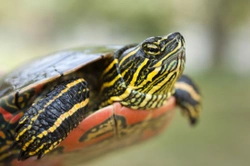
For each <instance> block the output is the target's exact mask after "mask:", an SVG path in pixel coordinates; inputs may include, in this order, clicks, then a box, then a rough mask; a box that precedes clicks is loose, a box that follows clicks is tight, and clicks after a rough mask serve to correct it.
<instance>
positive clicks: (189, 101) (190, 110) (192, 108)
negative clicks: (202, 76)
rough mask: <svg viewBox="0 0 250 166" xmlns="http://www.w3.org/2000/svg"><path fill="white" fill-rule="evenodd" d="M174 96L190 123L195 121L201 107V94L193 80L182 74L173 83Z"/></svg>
mask: <svg viewBox="0 0 250 166" xmlns="http://www.w3.org/2000/svg"><path fill="white" fill-rule="evenodd" d="M174 96H175V98H176V102H177V104H178V105H179V106H180V107H181V108H182V112H183V114H184V115H185V116H187V118H188V119H189V121H190V123H191V124H195V123H197V120H198V118H199V115H200V112H201V109H202V108H201V95H200V92H199V89H198V88H197V86H196V85H195V84H194V82H193V81H192V80H191V79H190V78H189V77H187V76H184V75H182V76H181V78H180V79H179V80H178V81H177V82H176V84H175V94H174Z"/></svg>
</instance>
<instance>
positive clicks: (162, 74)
mask: <svg viewBox="0 0 250 166" xmlns="http://www.w3.org/2000/svg"><path fill="white" fill-rule="evenodd" d="M184 64H185V41H184V38H183V37H182V35H181V34H180V33H178V32H175V33H171V34H169V35H167V36H163V37H161V36H157V37H150V38H148V39H146V40H144V41H143V42H142V43H140V44H138V45H127V46H124V47H119V46H107V47H92V48H89V47H88V48H79V49H74V50H66V51H61V52H56V53H54V54H52V55H49V56H46V57H43V58H41V59H39V60H36V61H33V62H32V63H30V64H27V65H24V66H23V67H21V68H19V69H16V70H15V71H13V72H12V73H10V74H8V75H5V76H4V77H2V79H1V80H0V122H1V126H0V127H1V130H0V161H1V162H2V163H8V162H12V161H13V160H14V159H16V158H18V160H26V159H28V158H29V157H31V156H37V158H38V159H39V158H41V157H42V156H43V155H44V154H47V153H51V154H53V153H60V152H63V151H64V150H65V149H64V148H65V146H67V145H69V144H72V147H74V148H73V149H85V150H88V147H90V148H92V149H94V150H92V151H94V152H96V153H99V152H98V150H97V149H98V148H99V149H103V148H100V147H103V146H106V147H109V148H106V149H105V151H108V150H109V149H113V148H114V147H119V146H123V145H124V144H131V143H134V142H139V141H141V140H143V139H146V138H147V137H149V136H151V135H155V134H156V133H157V132H158V131H160V129H161V128H162V127H163V126H164V124H165V123H166V117H167V116H166V111H164V110H162V109H161V110H160V111H159V110H158V111H154V109H155V108H159V107H162V106H163V105H164V103H166V101H167V100H169V99H170V98H171V96H174V97H175V99H176V103H177V105H179V106H180V107H181V108H182V110H183V111H182V112H183V113H184V114H185V115H186V116H187V117H188V118H189V120H190V122H191V124H195V123H196V121H197V119H198V117H199V113H200V111H201V97H200V93H199V90H198V88H197V86H196V85H195V84H194V83H193V82H192V81H191V79H190V78H188V77H187V76H184V75H182V72H183V69H184ZM117 102H118V103H117ZM119 103H120V104H121V105H122V106H125V107H127V108H130V109H127V110H125V111H106V112H105V111H103V110H105V109H104V107H106V106H108V105H112V104H113V107H114V108H116V107H117V109H116V110H121V109H120V108H119V105H120V104H119ZM121 105H120V107H121ZM101 108H103V109H101ZM118 108H119V109H118ZM99 109H101V110H99ZM96 110H98V111H96ZM111 110H112V109H111ZM114 110H115V109H114ZM83 120H84V121H85V122H84V125H85V126H86V128H85V129H84V131H82V133H81V132H80V133H81V136H79V139H78V140H76V141H75V142H68V144H67V143H62V144H61V145H60V146H58V145H59V144H60V143H61V141H62V140H64V139H65V138H66V137H67V136H68V134H69V133H70V132H71V131H72V130H73V129H74V128H76V127H77V126H78V125H79V123H80V122H82V121H83ZM148 128H151V129H152V130H151V131H154V132H152V133H151V134H150V133H145V131H147V129H148ZM78 133H79V132H78ZM127 136H130V137H127ZM131 136H132V137H133V136H134V138H132V137H131ZM73 137H74V135H73ZM114 137H116V138H119V141H118V143H117V141H116V145H115V146H112V145H111V141H110V140H112V139H114ZM126 138H129V139H126ZM81 142H83V143H85V145H84V146H83V147H84V148H83V147H82V146H81V145H80V144H81ZM78 143H79V144H78ZM73 144H74V146H73ZM64 145H65V146H64ZM87 145H88V146H87ZM89 145H91V146H89ZM68 147H70V145H69V146H68ZM66 149H67V148H66ZM101 151H103V150H101ZM86 153H88V152H86Z"/></svg>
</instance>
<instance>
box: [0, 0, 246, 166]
mask: <svg viewBox="0 0 250 166" xmlns="http://www.w3.org/2000/svg"><path fill="white" fill-rule="evenodd" d="M174 31H179V32H181V33H182V34H183V36H184V37H185V39H186V44H187V65H186V71H185V73H188V74H189V75H191V76H192V77H194V79H195V80H196V81H197V82H198V84H199V85H200V88H201V90H202V94H203V96H204V111H203V112H202V115H201V120H200V123H199V125H198V126H196V127H190V126H189V125H188V123H187V121H186V120H185V119H183V118H182V117H181V116H180V113H179V112H176V115H175V118H174V119H173V121H172V124H171V125H170V127H169V128H168V129H167V130H166V131H165V132H164V133H163V134H162V135H160V136H158V137H156V138H154V139H152V140H150V141H148V142H146V143H143V144H140V145H136V146H133V147H129V148H126V149H122V150H118V151H116V152H113V153H110V154H106V155H105V156H102V157H100V158H96V159H95V160H93V161H90V162H89V163H85V165H90V166H102V165H103V166H106V165H119V166H123V165H124V166H126V165H131V166H134V165H143V166H150V165H171V166H183V165H185V166H196V165H197V166H200V165H203V166H206V165H207V166H210V165H216V166H217V165H220V166H224V165H226V166H234V165H241V166H244V165H246V166H247V165H249V164H250V157H249V156H250V130H249V127H250V112H249V111H250V104H249V103H250V77H249V76H250V1H249V0H237V1H235V0H189V1H181V0H168V1H166V0H154V1H153V0H152V1H151V0H133V1H132V0H127V1H121V0H105V1H102V0H96V1H92V0H91V1H90V0H89V1H88V0H85V1H80V0H71V1H67V0H53V1H50V0H44V1H34V0H19V1H4V0H0V74H1V73H6V72H8V71H11V70H13V69H14V68H15V67H16V66H18V65H20V64H23V63H25V62H27V61H29V60H31V59H33V58H35V57H36V56H42V55H46V54H48V53H50V52H54V51H57V50H62V49H66V48H71V47H78V46H82V45H85V46H86V45H106V44H129V43H136V42H141V41H142V40H144V39H145V38H147V37H149V36H157V35H165V34H168V33H170V32H174Z"/></svg>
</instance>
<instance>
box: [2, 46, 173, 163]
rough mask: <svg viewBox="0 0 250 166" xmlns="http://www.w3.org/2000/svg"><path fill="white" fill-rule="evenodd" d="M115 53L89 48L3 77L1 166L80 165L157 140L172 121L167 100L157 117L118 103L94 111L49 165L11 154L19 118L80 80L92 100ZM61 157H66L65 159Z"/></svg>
mask: <svg viewBox="0 0 250 166" xmlns="http://www.w3.org/2000/svg"><path fill="white" fill-rule="evenodd" d="M119 48H121V47H120V46H108V47H88V48H79V49H74V50H70V51H68V50H66V51H61V52H57V53H54V54H51V55H49V56H46V57H44V58H42V59H39V60H36V61H33V62H32V63H30V64H28V65H25V66H23V67H21V68H19V69H16V70H15V71H13V72H12V73H10V74H8V75H6V76H3V77H2V79H1V80H0V122H1V126H0V129H1V130H0V163H8V164H9V163H12V164H13V165H22V164H23V165H37V164H39V163H40V164H41V163H42V164H45V163H46V164H49V165H51V164H52V165H55V163H54V162H57V161H59V162H62V159H64V160H66V161H67V162H69V163H70V161H72V157H70V156H77V154H81V156H84V157H83V158H81V159H82V160H84V161H85V160H88V159H90V158H93V157H95V156H97V155H100V154H103V153H105V152H108V151H111V150H113V149H117V148H119V147H125V146H127V145H130V144H133V143H137V142H140V141H142V140H145V139H147V138H149V137H151V136H153V135H156V134H158V133H159V132H160V131H161V130H162V129H163V127H164V126H165V125H166V124H168V123H169V120H170V119H171V117H172V112H170V111H168V110H170V109H172V108H173V107H174V100H170V101H169V104H168V105H167V106H165V107H162V108H160V109H156V110H157V111H156V110H155V111H143V110H141V111H138V110H137V111H133V110H131V109H128V108H126V107H122V106H121V105H120V104H119V103H114V104H113V105H112V106H109V107H106V108H103V109H101V110H97V111H95V112H94V113H91V114H90V115H89V116H88V117H87V118H85V119H84V120H83V121H82V122H81V124H80V125H79V127H78V128H76V129H75V130H73V131H72V132H71V133H70V134H69V136H68V137H67V138H66V139H65V140H64V141H63V142H62V143H61V144H60V145H59V147H57V148H56V149H55V150H54V151H53V152H51V153H50V154H51V155H46V156H45V157H44V158H47V159H42V160H41V161H39V162H37V161H34V160H35V157H32V158H30V159H27V160H25V161H17V160H16V158H17V155H18V153H19V149H18V147H16V148H12V149H10V146H11V145H12V144H13V141H14V139H13V135H14V129H15V127H16V125H17V122H18V120H19V119H20V118H21V117H22V115H23V113H24V112H25V111H26V109H27V108H28V107H29V106H30V105H31V104H32V103H33V102H34V101H35V100H36V99H37V98H40V97H42V96H43V95H44V94H46V93H47V92H48V91H49V90H50V88H51V87H53V86H54V85H56V84H57V83H58V82H60V81H63V80H66V79H69V78H72V77H83V78H84V79H86V81H87V82H88V84H89V86H90V93H91V94H92V95H91V96H92V97H91V98H90V101H91V100H94V98H95V97H96V96H95V93H96V92H98V91H99V89H98V88H99V87H100V85H99V84H100V83H99V82H98V81H97V79H96V78H98V77H99V76H100V74H101V73H102V71H103V70H104V68H105V66H104V64H105V62H106V61H107V60H108V59H109V58H112V56H113V52H114V51H115V50H117V49H119ZM72 151H73V152H72ZM76 151H77V153H75V152H76ZM78 151H80V152H81V153H78ZM66 152H67V153H66ZM69 152H72V153H69ZM65 155H66V156H69V157H66V158H65ZM74 158H75V157H74ZM33 161H34V162H33Z"/></svg>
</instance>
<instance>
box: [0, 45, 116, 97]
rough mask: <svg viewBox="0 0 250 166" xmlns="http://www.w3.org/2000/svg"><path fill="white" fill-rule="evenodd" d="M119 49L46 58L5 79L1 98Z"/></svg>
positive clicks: (96, 49)
mask: <svg viewBox="0 0 250 166" xmlns="http://www.w3.org/2000/svg"><path fill="white" fill-rule="evenodd" d="M119 48H120V46H107V47H85V48H78V49H74V50H73V51H60V52H56V53H54V54H51V55H49V56H45V57H44V58H41V59H39V60H36V61H34V62H32V63H30V64H28V65H24V66H22V67H20V68H19V69H17V70H15V71H13V72H12V73H10V74H8V75H6V77H3V78H2V79H1V80H0V97H3V96H5V95H8V94H10V93H11V92H13V91H20V90H21V89H23V88H25V89H30V88H32V87H35V86H36V85H38V84H43V83H44V82H50V81H53V80H55V79H57V78H58V77H60V76H61V75H62V74H63V75H66V74H69V73H72V72H74V71H75V70H77V69H79V68H81V67H83V66H85V65H87V64H89V63H90V62H93V61H96V60H99V59H101V58H102V57H105V56H107V53H109V52H110V53H111V52H114V51H115V50H116V49H119ZM71 50H72V49H71ZM22 92H23V90H22Z"/></svg>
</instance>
